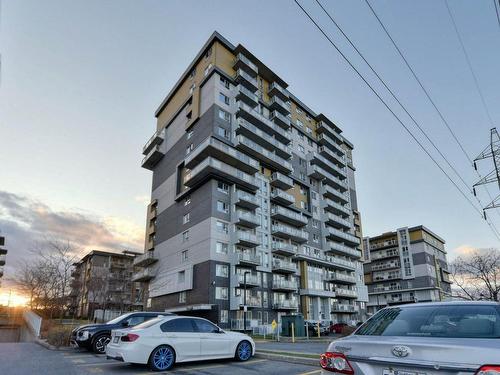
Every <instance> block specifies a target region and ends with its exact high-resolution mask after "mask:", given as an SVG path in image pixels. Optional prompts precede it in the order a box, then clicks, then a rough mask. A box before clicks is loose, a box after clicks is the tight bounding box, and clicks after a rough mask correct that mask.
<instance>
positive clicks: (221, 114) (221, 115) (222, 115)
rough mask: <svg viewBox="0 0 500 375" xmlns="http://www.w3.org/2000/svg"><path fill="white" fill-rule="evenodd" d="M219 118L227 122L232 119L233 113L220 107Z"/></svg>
mask: <svg viewBox="0 0 500 375" xmlns="http://www.w3.org/2000/svg"><path fill="white" fill-rule="evenodd" d="M219 118H220V119H222V120H224V121H227V122H230V121H231V115H230V114H229V113H228V112H226V111H224V110H222V109H219Z"/></svg>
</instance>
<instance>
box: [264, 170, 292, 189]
mask: <svg viewBox="0 0 500 375" xmlns="http://www.w3.org/2000/svg"><path fill="white" fill-rule="evenodd" d="M269 183H270V184H271V186H275V187H278V188H280V189H284V190H288V189H291V188H293V180H292V179H291V178H290V177H287V176H285V175H283V174H281V173H279V172H274V173H273V174H272V175H271V181H270V182H269Z"/></svg>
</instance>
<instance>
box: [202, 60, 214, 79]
mask: <svg viewBox="0 0 500 375" xmlns="http://www.w3.org/2000/svg"><path fill="white" fill-rule="evenodd" d="M212 66H213V65H212V63H210V64H208V66H207V67H206V68H205V71H204V72H203V74H204V75H205V77H206V76H207V75H208V73H209V72H210V69H212Z"/></svg>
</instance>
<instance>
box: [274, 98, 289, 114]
mask: <svg viewBox="0 0 500 375" xmlns="http://www.w3.org/2000/svg"><path fill="white" fill-rule="evenodd" d="M269 108H270V109H271V110H273V111H278V112H280V113H281V114H282V115H284V116H288V115H289V114H290V103H288V102H284V101H283V100H281V99H280V98H278V97H277V96H273V97H272V98H271V101H270V102H269Z"/></svg>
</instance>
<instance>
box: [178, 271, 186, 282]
mask: <svg viewBox="0 0 500 375" xmlns="http://www.w3.org/2000/svg"><path fill="white" fill-rule="evenodd" d="M185 281H186V271H179V272H178V273H177V282H178V283H179V284H184V282H185Z"/></svg>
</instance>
